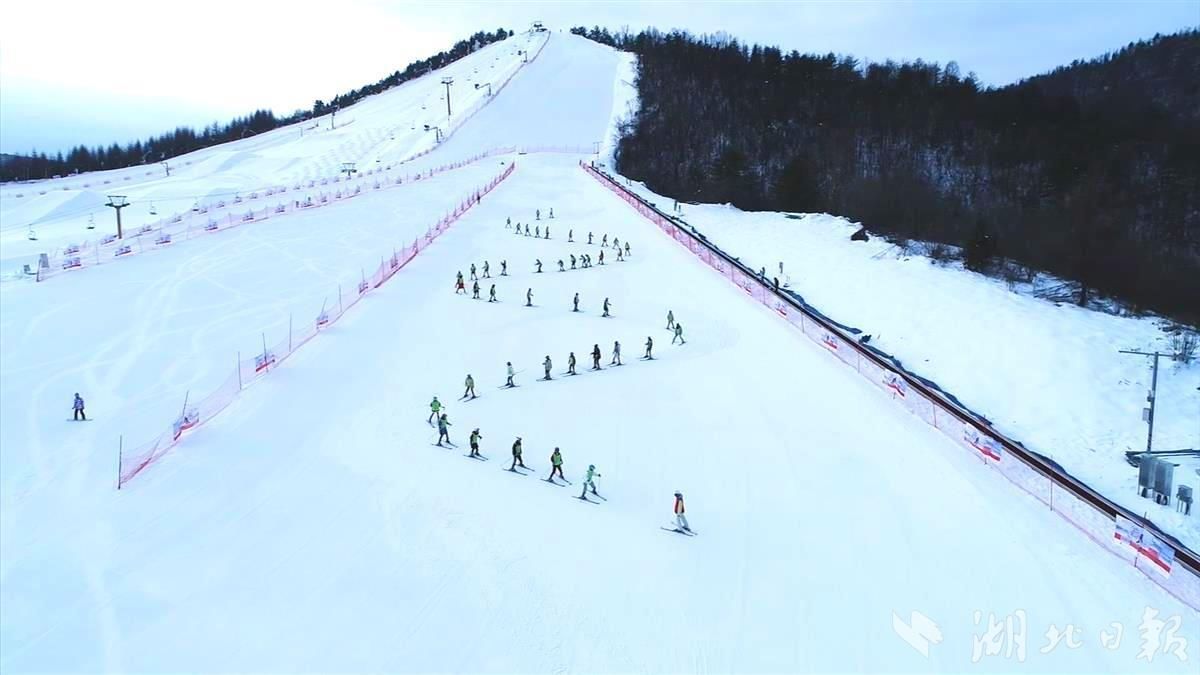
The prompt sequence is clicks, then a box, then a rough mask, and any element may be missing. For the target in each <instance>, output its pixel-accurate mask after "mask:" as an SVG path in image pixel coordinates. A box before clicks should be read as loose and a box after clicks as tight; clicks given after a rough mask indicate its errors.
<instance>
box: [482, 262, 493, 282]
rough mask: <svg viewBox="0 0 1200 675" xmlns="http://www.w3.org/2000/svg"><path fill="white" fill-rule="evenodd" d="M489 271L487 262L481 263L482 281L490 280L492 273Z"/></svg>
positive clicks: (489, 267)
mask: <svg viewBox="0 0 1200 675" xmlns="http://www.w3.org/2000/svg"><path fill="white" fill-rule="evenodd" d="M489 270H491V266H489V265H488V261H486V260H484V261H483V278H484V279H491V278H492V273H491V272H490V271H489Z"/></svg>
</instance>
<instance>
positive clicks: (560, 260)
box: [558, 258, 566, 272]
mask: <svg viewBox="0 0 1200 675" xmlns="http://www.w3.org/2000/svg"><path fill="white" fill-rule="evenodd" d="M558 271H559V272H566V270H565V269H563V261H562V258H559V259H558Z"/></svg>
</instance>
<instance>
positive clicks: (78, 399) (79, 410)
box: [71, 392, 437, 422]
mask: <svg viewBox="0 0 1200 675" xmlns="http://www.w3.org/2000/svg"><path fill="white" fill-rule="evenodd" d="M434 400H437V399H434ZM71 408H72V409H73V410H74V411H75V416H74V419H73V421H75V422H78V421H79V420H80V419H82V420H83V421H84V422H86V421H87V413H85V412H83V397H82V396H80V395H79V392H75V401H74V402H73V403H72V404H71Z"/></svg>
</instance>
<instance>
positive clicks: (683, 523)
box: [675, 492, 692, 532]
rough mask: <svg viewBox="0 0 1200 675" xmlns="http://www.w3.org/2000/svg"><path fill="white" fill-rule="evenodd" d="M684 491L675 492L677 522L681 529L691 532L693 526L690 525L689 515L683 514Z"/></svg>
mask: <svg viewBox="0 0 1200 675" xmlns="http://www.w3.org/2000/svg"><path fill="white" fill-rule="evenodd" d="M683 513H684V508H683V493H682V492H676V493H675V522H676V523H677V524H678V525H679V529H681V530H683V531H684V532H691V531H692V528H690V527H688V521H687V516H685V515H683Z"/></svg>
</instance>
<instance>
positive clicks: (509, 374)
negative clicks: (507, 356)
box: [504, 361, 517, 387]
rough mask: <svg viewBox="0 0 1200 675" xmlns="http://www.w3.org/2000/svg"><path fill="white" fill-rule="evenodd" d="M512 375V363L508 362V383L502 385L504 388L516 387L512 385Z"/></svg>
mask: <svg viewBox="0 0 1200 675" xmlns="http://www.w3.org/2000/svg"><path fill="white" fill-rule="evenodd" d="M514 374H515V373H513V367H512V361H509V362H508V381H507V382H505V383H504V386H506V387H515V386H517V385H515V384H513V375H514Z"/></svg>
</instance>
